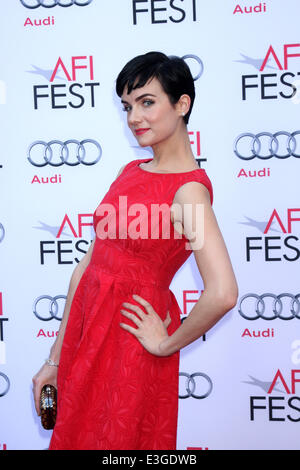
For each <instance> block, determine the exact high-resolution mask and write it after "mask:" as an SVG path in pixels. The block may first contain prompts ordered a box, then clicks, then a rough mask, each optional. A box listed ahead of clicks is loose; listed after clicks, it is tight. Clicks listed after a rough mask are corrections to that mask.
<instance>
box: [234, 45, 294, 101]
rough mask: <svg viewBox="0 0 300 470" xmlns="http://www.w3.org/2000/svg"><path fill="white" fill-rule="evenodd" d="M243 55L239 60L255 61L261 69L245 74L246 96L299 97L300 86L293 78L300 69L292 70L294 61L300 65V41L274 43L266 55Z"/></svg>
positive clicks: (243, 90)
mask: <svg viewBox="0 0 300 470" xmlns="http://www.w3.org/2000/svg"><path fill="white" fill-rule="evenodd" d="M241 55H242V57H243V59H241V60H237V61H236V62H242V63H244V64H248V65H251V66H252V67H254V68H256V69H257V71H258V72H260V73H255V74H247V75H242V99H243V100H248V99H253V98H254V97H255V98H257V99H260V100H277V99H281V98H282V99H292V98H294V97H295V95H296V92H297V88H296V86H295V85H294V83H293V81H292V80H291V79H292V78H294V79H295V78H297V77H298V75H299V73H300V72H299V71H297V70H296V71H295V72H294V71H293V72H292V71H291V70H290V67H291V66H292V65H294V66H296V67H297V68H298V69H300V60H299V58H300V43H297V44H283V45H282V46H281V47H279V46H277V47H275V46H273V45H272V44H271V45H270V46H269V47H268V49H267V51H266V52H265V53H264V56H263V58H262V59H261V58H253V57H249V56H247V55H245V54H241ZM298 99H299V98H297V100H298Z"/></svg>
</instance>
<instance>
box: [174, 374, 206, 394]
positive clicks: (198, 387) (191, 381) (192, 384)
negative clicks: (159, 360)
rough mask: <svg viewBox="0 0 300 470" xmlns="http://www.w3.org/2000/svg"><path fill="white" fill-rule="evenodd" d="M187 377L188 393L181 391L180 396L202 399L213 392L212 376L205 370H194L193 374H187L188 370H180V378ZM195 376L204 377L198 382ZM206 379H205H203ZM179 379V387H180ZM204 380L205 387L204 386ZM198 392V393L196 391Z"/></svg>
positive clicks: (186, 387) (186, 389)
mask: <svg viewBox="0 0 300 470" xmlns="http://www.w3.org/2000/svg"><path fill="white" fill-rule="evenodd" d="M180 377H185V378H186V380H185V391H186V393H185V394H183V395H181V394H180V392H179V398H190V397H193V398H196V399H197V400H202V399H203V398H206V397H208V395H210V394H211V392H212V388H213V384H212V381H211V378H210V377H208V375H206V374H204V373H203V372H194V373H193V374H187V373H186V372H179V378H180ZM195 377H201V378H202V379H201V380H200V381H199V379H198V384H196V379H195ZM203 379H204V380H203ZM180 382H181V381H180V380H179V388H180ZM203 382H204V387H203ZM196 392H197V393H196Z"/></svg>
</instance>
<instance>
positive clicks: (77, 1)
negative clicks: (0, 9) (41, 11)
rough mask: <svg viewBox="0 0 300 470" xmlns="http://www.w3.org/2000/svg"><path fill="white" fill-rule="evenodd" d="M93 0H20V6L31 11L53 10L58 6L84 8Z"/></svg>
mask: <svg viewBox="0 0 300 470" xmlns="http://www.w3.org/2000/svg"><path fill="white" fill-rule="evenodd" d="M92 1H93V0H20V2H21V3H22V5H23V6H24V7H26V8H30V9H31V10H33V9H34V8H38V7H44V8H53V7H56V6H57V5H59V6H60V7H66V8H67V7H71V6H72V5H77V6H79V7H85V6H86V5H89V4H90V3H91V2H92Z"/></svg>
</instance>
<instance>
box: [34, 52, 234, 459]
mask: <svg viewBox="0 0 300 470" xmlns="http://www.w3.org/2000/svg"><path fill="white" fill-rule="evenodd" d="M116 88H117V94H118V96H119V97H120V98H121V102H122V105H123V109H124V111H125V112H126V113H127V123H128V126H129V128H130V129H131V131H132V132H133V134H134V136H135V137H136V139H137V141H138V143H139V145H140V146H141V147H146V146H150V147H152V150H153V158H150V159H138V160H134V161H131V162H129V163H128V164H127V165H124V167H122V168H121V170H120V172H119V174H118V175H117V178H116V180H115V181H114V182H113V183H112V184H111V186H110V188H109V190H108V192H107V193H106V195H105V196H104V198H103V200H102V201H101V202H100V204H99V206H98V207H97V209H96V210H95V212H94V229H95V233H96V236H95V239H94V240H93V242H92V244H91V246H90V248H89V250H88V252H87V253H86V255H85V256H84V257H83V258H82V259H81V261H80V262H79V264H78V265H77V266H76V268H75V270H74V272H73V274H72V277H71V280H70V285H69V290H68V295H67V300H66V305H65V309H64V315H63V319H62V322H61V326H60V330H59V334H58V336H57V339H56V341H55V343H54V344H53V346H52V348H51V352H50V357H49V359H48V361H47V363H46V364H44V365H43V366H42V368H41V369H40V371H39V372H38V373H37V374H36V375H35V376H34V378H33V384H34V398H35V405H36V410H37V413H38V414H39V413H40V412H39V395H40V391H41V388H42V386H43V385H44V384H46V383H49V384H53V385H54V386H55V387H57V390H58V413H57V420H56V425H55V428H54V430H53V434H52V438H51V442H50V447H49V448H50V449H53V450H56V449H67V450H72V449H74V450H75V449H92V450H99V449H101V450H113V449H119V450H133V449H137V450H141V449H146V450H158V449H162V450H174V449H176V432H177V414H178V374H179V351H180V350H181V349H182V348H183V347H185V346H186V345H188V344H190V343H191V342H193V341H195V340H196V339H197V338H199V337H200V336H202V335H204V334H205V333H206V332H207V331H208V330H209V329H210V328H211V327H212V326H213V325H215V324H216V323H217V322H218V320H220V318H221V317H222V316H223V315H224V314H225V313H226V312H228V311H229V310H230V309H232V308H233V307H234V306H235V304H236V301H237V295H238V287H237V283H236V279H235V275H234V272H233V269H232V265H231V262H230V258H229V255H228V252H227V249H226V246H225V243H224V240H223V237H222V234H221V232H220V229H219V227H218V223H217V220H216V217H215V215H214V212H213V209H212V203H213V190H212V185H211V182H210V179H209V178H208V176H207V174H206V172H205V170H204V169H201V168H199V166H198V164H197V162H196V160H195V158H194V156H193V153H192V149H191V145H190V141H189V135H188V131H187V123H188V120H189V116H190V113H191V110H192V106H193V102H194V97H195V91H194V81H193V78H192V76H191V72H190V70H189V68H188V66H187V65H186V63H185V62H184V60H182V59H180V58H178V57H168V56H166V55H164V54H162V53H159V52H150V53H147V54H144V55H141V56H138V57H135V58H134V59H132V60H131V61H130V62H128V63H127V64H126V65H125V67H124V68H123V70H122V71H121V72H120V74H119V76H118V79H117V87H116ZM158 208H159V210H158ZM137 214H138V216H137ZM191 253H193V254H194V257H195V260H196V263H197V266H198V268H199V273H200V275H201V277H202V280H203V283H204V291H203V293H202V295H201V297H200V298H199V300H198V302H197V303H196V304H195V306H194V307H193V309H192V310H191V312H190V314H189V316H188V317H187V318H186V320H185V321H184V322H183V323H182V324H181V322H180V313H181V312H180V308H179V306H178V304H177V301H176V298H175V296H174V294H173V292H172V291H171V290H170V289H169V286H170V283H171V281H172V279H173V277H174V275H175V274H176V272H177V271H178V269H179V268H180V267H181V266H182V264H183V263H184V262H185V261H186V260H187V259H188V257H189V256H190V255H191Z"/></svg>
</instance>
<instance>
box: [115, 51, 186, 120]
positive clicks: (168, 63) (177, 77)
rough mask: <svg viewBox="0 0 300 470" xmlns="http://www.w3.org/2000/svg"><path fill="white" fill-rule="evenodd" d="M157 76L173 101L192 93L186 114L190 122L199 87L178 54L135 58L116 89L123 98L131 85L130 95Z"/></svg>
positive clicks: (121, 75) (122, 72)
mask: <svg viewBox="0 0 300 470" xmlns="http://www.w3.org/2000/svg"><path fill="white" fill-rule="evenodd" d="M152 78H157V80H158V81H159V82H160V84H161V86H162V88H163V90H164V92H165V93H166V94H167V95H168V97H169V100H170V102H171V103H172V104H175V103H177V102H178V100H179V98H180V97H181V95H184V94H186V95H188V96H189V97H190V99H191V106H190V109H189V111H188V112H187V114H186V115H185V116H184V118H183V119H184V122H185V124H187V123H188V122H189V117H190V114H191V112H192V108H193V104H194V100H195V86H194V79H193V77H192V74H191V71H190V69H189V67H188V65H187V64H186V62H185V61H184V60H183V59H181V58H180V57H177V56H167V55H165V54H163V53H162V52H147V53H146V54H142V55H138V56H137V57H134V58H133V59H131V60H130V61H129V62H128V63H127V64H126V65H125V66H124V67H123V69H122V70H121V72H120V73H119V75H118V77H117V80H116V92H117V95H118V96H119V97H121V95H122V93H123V91H124V88H125V86H126V85H127V88H128V94H130V93H131V91H132V90H135V89H136V88H141V87H143V86H144V85H146V83H147V82H148V81H149V80H150V79H152Z"/></svg>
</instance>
